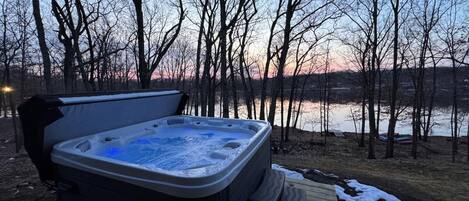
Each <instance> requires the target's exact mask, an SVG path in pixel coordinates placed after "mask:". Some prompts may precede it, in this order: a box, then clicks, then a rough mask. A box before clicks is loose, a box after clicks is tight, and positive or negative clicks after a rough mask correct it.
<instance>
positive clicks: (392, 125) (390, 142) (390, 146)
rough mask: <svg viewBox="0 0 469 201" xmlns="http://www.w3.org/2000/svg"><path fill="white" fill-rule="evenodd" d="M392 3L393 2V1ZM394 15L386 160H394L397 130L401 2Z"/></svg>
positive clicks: (397, 0)
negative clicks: (395, 133)
mask: <svg viewBox="0 0 469 201" xmlns="http://www.w3.org/2000/svg"><path fill="white" fill-rule="evenodd" d="M391 3H393V1H392V0H391ZM392 9H393V13H394V39H393V42H394V47H393V58H392V59H393V65H392V89H391V102H390V105H389V107H390V109H389V110H390V111H389V113H390V114H389V115H390V116H389V125H388V136H387V142H386V155H385V158H392V157H393V156H394V132H395V129H396V122H397V118H396V101H397V90H398V87H399V81H398V77H397V76H398V72H397V70H398V68H397V56H398V51H397V50H398V49H399V0H395V3H393V5H392Z"/></svg>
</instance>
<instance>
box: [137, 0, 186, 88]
mask: <svg viewBox="0 0 469 201" xmlns="http://www.w3.org/2000/svg"><path fill="white" fill-rule="evenodd" d="M133 3H134V6H135V12H136V18H137V42H138V74H139V80H140V87H141V88H142V89H148V88H150V81H151V76H152V74H153V72H154V71H155V70H156V68H157V67H158V65H159V64H160V62H161V60H162V59H163V57H164V55H165V54H166V53H167V52H168V50H169V48H170V47H171V45H172V44H173V42H174V41H175V40H176V38H177V36H178V35H179V32H180V31H181V26H182V21H183V20H184V18H185V10H184V6H183V3H182V0H179V1H178V3H177V5H176V6H177V8H178V15H179V16H178V18H177V22H176V24H174V25H173V26H171V27H170V28H169V29H167V30H165V31H164V29H165V26H164V24H165V23H163V27H162V31H161V34H162V36H160V37H161V38H160V40H159V41H158V42H156V44H153V45H154V46H151V44H147V45H149V50H150V51H148V52H146V53H145V37H144V35H145V27H144V20H143V19H144V16H143V8H142V7H143V5H142V1H141V0H133ZM151 12H156V11H151ZM149 23H150V24H149V26H148V27H149V28H148V29H149V30H148V31H149V33H148V34H147V38H150V40H151V37H152V36H154V35H156V34H155V33H153V30H152V28H153V27H152V24H151V23H152V22H149ZM145 57H146V58H145Z"/></svg>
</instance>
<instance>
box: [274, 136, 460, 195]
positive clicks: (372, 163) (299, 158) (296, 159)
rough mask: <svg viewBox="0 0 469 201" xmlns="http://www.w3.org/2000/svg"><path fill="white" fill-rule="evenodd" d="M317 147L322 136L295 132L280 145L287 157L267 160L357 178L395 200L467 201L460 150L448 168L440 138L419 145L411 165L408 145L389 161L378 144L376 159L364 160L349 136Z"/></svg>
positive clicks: (446, 152) (398, 147)
mask: <svg viewBox="0 0 469 201" xmlns="http://www.w3.org/2000/svg"><path fill="white" fill-rule="evenodd" d="M312 136H314V137H312ZM278 137H279V129H274V135H273V142H276V141H278V140H277V139H278ZM323 142H324V136H320V135H318V134H312V133H311V132H306V131H300V130H295V131H294V133H293V134H291V136H290V142H288V143H287V144H286V146H285V147H286V150H287V151H286V152H288V153H286V154H283V153H281V152H280V153H278V154H274V155H273V161H274V163H278V164H282V165H284V166H286V167H289V168H291V169H317V170H320V171H322V172H324V173H332V174H335V175H338V176H340V177H342V178H350V179H357V180H359V181H360V182H361V183H364V184H368V185H372V186H376V187H378V188H380V189H382V190H384V191H386V192H388V193H391V194H393V195H395V196H397V197H398V198H400V199H401V200H422V201H430V200H469V194H468V193H467V192H468V191H469V163H468V162H466V161H465V159H466V157H467V147H466V145H460V147H459V153H458V158H457V162H456V163H451V152H450V150H451V149H450V142H449V141H447V138H445V137H432V138H430V142H427V143H422V145H420V146H419V147H418V150H419V155H418V159H417V160H415V159H413V158H411V157H410V148H411V145H396V147H395V158H393V159H383V157H384V152H385V146H386V145H385V144H384V143H382V142H379V141H378V142H377V145H376V153H377V154H376V158H377V159H374V160H368V159H366V157H367V148H366V147H363V148H360V147H358V144H357V143H356V136H355V134H349V135H347V137H346V138H336V137H332V136H329V137H327V139H326V146H324V144H323ZM274 144H275V143H274ZM424 147H425V148H424ZM313 179H314V178H313Z"/></svg>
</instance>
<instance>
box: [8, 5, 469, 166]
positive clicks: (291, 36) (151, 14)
mask: <svg viewBox="0 0 469 201" xmlns="http://www.w3.org/2000/svg"><path fill="white" fill-rule="evenodd" d="M1 13H2V17H1V20H0V22H1V28H0V30H1V33H2V36H1V39H0V41H1V48H0V51H1V52H0V53H1V60H2V62H1V65H0V75H1V79H0V84H1V86H9V87H12V88H13V89H14V92H15V93H12V92H8V93H7V92H6V91H5V90H4V91H3V95H4V96H3V98H2V99H1V100H0V108H2V111H3V115H4V116H7V111H12V115H15V114H14V113H15V110H14V109H13V110H11V109H9V108H16V105H17V104H18V103H20V102H22V101H23V100H25V99H26V98H28V97H30V96H31V95H34V94H37V93H49V94H51V93H78V92H89V91H107V90H129V89H148V88H177V89H181V90H183V91H185V92H186V93H188V94H189V95H190V103H189V106H188V110H187V112H188V113H191V114H194V115H201V116H221V117H226V118H228V117H231V118H233V117H234V118H240V117H241V115H240V114H239V110H240V108H245V109H246V111H247V116H246V117H244V118H249V119H260V120H268V121H269V122H270V123H271V124H274V122H277V121H276V119H277V120H278V119H280V121H279V122H280V125H279V126H280V127H281V141H280V147H282V143H283V142H285V141H288V140H289V134H290V133H291V132H292V131H291V128H295V127H297V124H298V123H297V122H298V119H299V116H300V113H301V111H302V110H303V109H302V103H303V101H304V100H305V96H306V94H307V93H309V90H310V89H312V88H315V89H317V90H319V91H320V93H319V97H318V99H319V101H320V102H321V110H320V111H321V112H320V114H318V115H319V116H320V119H321V122H320V123H319V125H320V133H323V134H324V135H323V136H324V144H325V143H326V140H327V134H328V133H329V130H330V129H331V128H329V123H328V122H329V109H330V108H329V107H330V99H331V98H330V91H331V90H332V89H331V88H332V87H331V83H330V79H329V78H330V77H329V74H330V73H331V72H334V71H353V72H356V73H359V74H360V79H358V80H354V81H355V82H356V84H357V86H359V90H358V91H356V92H355V93H357V94H360V97H361V98H360V100H359V102H360V104H361V111H358V115H357V116H356V117H354V120H355V118H356V119H357V120H359V121H360V124H361V125H360V130H361V131H360V137H359V140H358V146H360V147H364V146H365V145H366V143H365V141H366V139H368V143H367V147H368V158H369V159H374V158H376V155H375V149H374V145H375V140H376V139H377V138H378V135H379V129H378V128H379V127H380V125H379V124H380V120H382V118H383V117H382V113H383V112H385V111H384V109H383V105H384V104H386V105H388V106H389V109H388V110H386V112H389V115H390V117H389V120H388V121H389V126H388V129H387V130H388V131H387V139H388V140H387V147H386V155H385V156H386V158H391V157H393V147H394V145H393V143H394V136H395V128H396V122H397V121H399V119H400V117H401V116H402V115H410V116H411V118H412V133H411V134H412V151H411V153H409V154H411V155H412V156H413V157H414V158H417V152H418V150H417V148H418V146H417V145H418V144H419V143H423V142H426V141H427V140H428V136H429V135H430V133H431V128H432V126H433V124H434V123H435V122H434V121H433V119H432V115H433V114H432V112H433V110H434V107H435V104H434V101H435V96H436V94H437V91H438V90H440V89H439V87H440V86H438V85H437V80H438V79H439V77H440V75H438V74H437V70H436V69H437V68H439V67H448V68H451V80H446V82H448V83H450V85H451V97H446V98H448V99H451V106H452V110H451V122H450V123H451V128H452V130H451V139H452V150H453V162H454V161H455V155H456V153H457V149H458V140H459V137H460V136H461V135H465V134H461V133H459V130H460V127H461V125H462V124H461V121H462V120H464V119H463V118H462V116H463V115H462V112H461V110H460V105H461V104H463V105H464V104H468V103H467V99H464V98H463V97H461V96H460V95H459V94H460V93H461V90H467V86H466V85H468V84H467V83H466V80H465V79H464V76H462V78H463V79H464V80H462V79H461V75H459V73H460V72H462V71H461V70H460V69H462V68H465V67H468V66H469V16H468V13H469V2H467V1H464V0H447V1H446V0H276V1H264V0H231V1H227V0H172V1H148V0H133V1H125V0H87V1H83V0H51V1H39V0H2V2H1ZM429 69H433V70H431V71H430V70H429ZM403 70H408V71H409V72H411V87H412V90H408V91H404V90H401V87H402V85H403V82H402V80H401V77H400V76H401V72H402V71H403ZM386 72H390V73H391V74H392V76H391V77H392V79H391V80H388V79H383V77H384V75H383V74H384V73H386ZM429 72H431V73H429ZM465 77H467V82H468V83H469V76H465ZM429 80H431V81H429ZM405 93H411V98H410V99H409V98H407V97H406V95H405ZM464 100H465V101H464ZM407 107H411V108H412V112H411V114H405V113H404V110H405V109H406V108H407ZM217 108H219V109H220V110H219V111H217ZM365 127H368V128H369V133H367V131H366V130H365ZM467 160H468V161H469V146H468V157H467Z"/></svg>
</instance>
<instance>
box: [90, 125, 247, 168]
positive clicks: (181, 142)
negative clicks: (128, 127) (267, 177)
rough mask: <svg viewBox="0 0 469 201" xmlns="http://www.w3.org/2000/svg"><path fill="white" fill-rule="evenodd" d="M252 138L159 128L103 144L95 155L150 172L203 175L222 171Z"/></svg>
mask: <svg viewBox="0 0 469 201" xmlns="http://www.w3.org/2000/svg"><path fill="white" fill-rule="evenodd" d="M251 137H252V134H249V133H246V132H241V131H239V132H236V131H229V132H228V131H221V130H219V129H218V130H211V129H206V128H197V127H177V126H176V127H173V126H171V127H161V128H155V129H152V131H150V132H148V134H146V135H140V136H136V137H134V138H131V139H128V140H126V142H119V143H115V142H112V141H111V142H103V143H109V144H108V145H107V146H103V147H102V148H100V149H98V150H96V152H95V154H96V155H98V156H102V157H107V158H111V159H115V160H119V161H124V162H128V163H131V164H135V165H139V166H141V167H145V168H148V169H153V170H166V171H171V172H175V171H176V172H181V171H182V172H186V173H189V172H191V173H192V174H194V172H198V171H195V170H196V169H198V170H199V171H202V172H203V173H204V174H206V173H209V172H212V171H216V170H218V169H219V168H223V167H225V166H226V165H227V163H229V162H230V161H232V159H233V158H235V157H237V156H238V155H239V154H240V153H241V152H242V151H243V150H244V149H245V148H246V146H247V145H248V144H249V139H250V138H251ZM117 140H119V139H117ZM202 169H203V170H202ZM193 176H196V175H193Z"/></svg>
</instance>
